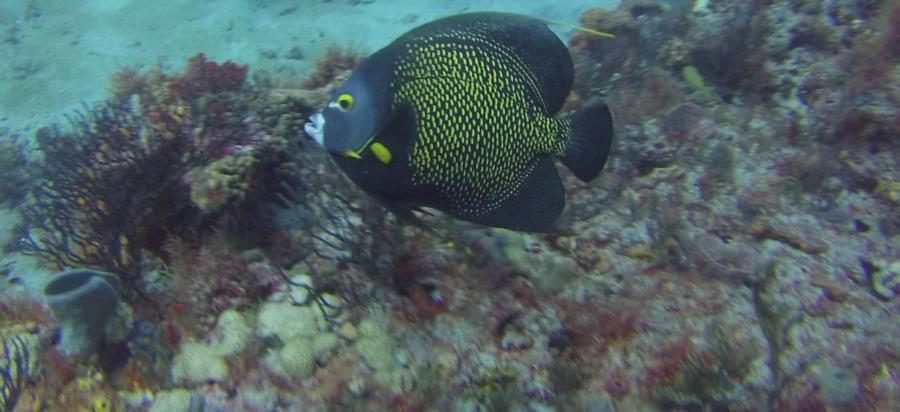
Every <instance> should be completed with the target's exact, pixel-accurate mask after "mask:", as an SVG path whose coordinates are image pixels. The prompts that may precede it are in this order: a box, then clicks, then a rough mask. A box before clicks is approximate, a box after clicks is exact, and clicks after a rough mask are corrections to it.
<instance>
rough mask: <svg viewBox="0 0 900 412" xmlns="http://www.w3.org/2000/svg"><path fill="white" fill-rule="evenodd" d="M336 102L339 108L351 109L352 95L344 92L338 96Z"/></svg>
mask: <svg viewBox="0 0 900 412" xmlns="http://www.w3.org/2000/svg"><path fill="white" fill-rule="evenodd" d="M337 104H338V107H340V108H341V110H344V111H347V110H351V109H353V96H351V95H349V94H346V93H344V94H342V95H340V96H338V98H337Z"/></svg>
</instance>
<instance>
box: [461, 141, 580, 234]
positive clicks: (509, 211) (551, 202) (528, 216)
mask: <svg viewBox="0 0 900 412" xmlns="http://www.w3.org/2000/svg"><path fill="white" fill-rule="evenodd" d="M565 205H566V197H565V189H564V188H563V185H562V180H560V178H559V173H557V171H556V165H554V164H553V160H552V159H551V158H550V157H549V156H539V157H538V160H537V164H536V165H535V168H534V170H533V171H532V172H531V175H530V176H529V177H528V178H527V179H526V180H525V183H523V184H522V187H520V188H519V191H518V192H516V193H515V194H513V195H512V196H510V197H509V198H508V199H506V201H504V202H503V204H501V205H500V206H499V207H497V208H496V209H494V210H491V211H490V212H487V213H483V214H480V215H476V216H461V217H462V218H463V219H466V220H469V221H471V222H474V223H478V224H482V225H486V226H493V227H503V228H507V229H512V230H519V231H524V232H549V231H551V230H553V229H554V223H555V222H556V219H557V218H559V215H560V214H561V213H562V210H563V208H564V207H565Z"/></svg>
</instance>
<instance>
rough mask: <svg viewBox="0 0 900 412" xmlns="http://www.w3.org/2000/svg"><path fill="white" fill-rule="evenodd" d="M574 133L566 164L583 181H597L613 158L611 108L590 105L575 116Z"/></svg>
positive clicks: (598, 102) (568, 145)
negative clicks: (595, 179)
mask: <svg viewBox="0 0 900 412" xmlns="http://www.w3.org/2000/svg"><path fill="white" fill-rule="evenodd" d="M569 119H570V120H571V121H572V132H571V135H570V136H569V139H568V142H567V143H566V151H565V153H563V157H562V162H563V164H564V165H566V167H568V168H569V170H571V171H572V172H573V173H575V176H577V177H578V178H579V179H581V180H583V181H585V182H588V181H591V180H593V179H594V178H595V177H597V175H599V174H600V171H601V170H603V166H604V165H605V164H606V158H607V156H609V149H610V147H611V146H612V141H613V120H612V115H611V114H610V113H609V108H608V107H606V104H604V103H603V102H600V101H597V102H594V103H589V104H588V105H587V106H586V107H585V108H583V109H581V110H580V111H578V112H577V113H575V114H573V115H572V116H571V117H570V118H569Z"/></svg>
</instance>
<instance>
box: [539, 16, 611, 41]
mask: <svg viewBox="0 0 900 412" xmlns="http://www.w3.org/2000/svg"><path fill="white" fill-rule="evenodd" d="M533 17H534V18H536V19H538V20H541V21H544V22H547V23H549V24H554V25H557V26H563V27H568V28H570V29H572V30H578V31H583V32H585V33H588V34H593V35H594V36H598V37H605V38H607V39H615V38H616V35H615V34H612V33H607V32H603V31H599V30H594V29H589V28H587V27H584V26H579V25H577V24H573V23H569V22H566V21H562V20H556V19H549V18H546V17H540V16H533Z"/></svg>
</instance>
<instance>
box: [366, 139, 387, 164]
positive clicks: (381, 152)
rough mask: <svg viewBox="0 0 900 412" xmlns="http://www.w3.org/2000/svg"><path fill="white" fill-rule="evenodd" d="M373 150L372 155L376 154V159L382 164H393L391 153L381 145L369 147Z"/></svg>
mask: <svg viewBox="0 0 900 412" xmlns="http://www.w3.org/2000/svg"><path fill="white" fill-rule="evenodd" d="M369 149H370V150H372V153H373V154H375V157H376V158H378V160H380V161H381V163H384V164H389V163H391V151H390V150H388V148H387V147H386V146H385V145H383V144H381V143H378V142H376V143H372V146H370V147H369Z"/></svg>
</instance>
